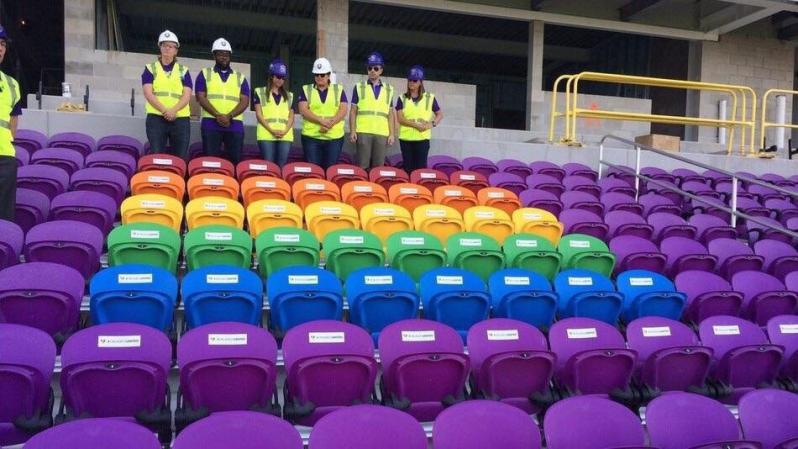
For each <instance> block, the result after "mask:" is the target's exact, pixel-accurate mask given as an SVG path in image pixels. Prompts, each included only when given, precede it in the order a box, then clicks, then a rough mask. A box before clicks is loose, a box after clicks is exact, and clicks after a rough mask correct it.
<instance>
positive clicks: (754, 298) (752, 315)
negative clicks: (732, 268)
mask: <svg viewBox="0 0 798 449" xmlns="http://www.w3.org/2000/svg"><path fill="white" fill-rule="evenodd" d="M731 284H732V287H733V288H734V290H735V291H737V292H740V293H742V294H743V307H742V309H741V310H742V313H741V315H742V316H743V317H744V318H747V319H749V320H751V321H753V322H755V323H757V324H759V325H760V326H765V325H766V324H767V322H768V320H770V319H771V318H773V317H774V316H778V315H789V314H793V313H795V312H796V310H795V309H796V306H798V292H796V291H789V290H787V288H786V287H785V286H784V284H783V283H782V282H781V281H780V280H778V279H776V278H775V277H773V276H771V275H769V274H767V273H763V272H761V271H758V270H757V271H739V272H737V273H736V274H734V275H733V276H732V277H731Z"/></svg>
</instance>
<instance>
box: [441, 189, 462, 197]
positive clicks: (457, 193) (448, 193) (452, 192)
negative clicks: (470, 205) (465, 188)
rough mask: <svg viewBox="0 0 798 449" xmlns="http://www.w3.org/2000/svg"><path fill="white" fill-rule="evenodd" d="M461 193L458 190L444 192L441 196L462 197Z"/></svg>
mask: <svg viewBox="0 0 798 449" xmlns="http://www.w3.org/2000/svg"><path fill="white" fill-rule="evenodd" d="M462 193H463V192H462V191H460V190H444V191H443V196H462Z"/></svg>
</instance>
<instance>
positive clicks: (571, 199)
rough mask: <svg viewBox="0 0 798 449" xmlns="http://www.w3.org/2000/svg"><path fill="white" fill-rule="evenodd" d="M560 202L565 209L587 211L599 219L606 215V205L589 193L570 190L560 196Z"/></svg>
mask: <svg viewBox="0 0 798 449" xmlns="http://www.w3.org/2000/svg"><path fill="white" fill-rule="evenodd" d="M583 179H587V178H583ZM560 201H562V205H563V207H564V208H565V209H579V210H586V211H588V212H592V213H594V214H596V215H598V216H599V217H601V216H603V215H604V205H603V204H601V203H600V202H599V200H598V198H596V197H595V196H593V195H592V194H590V193H587V192H583V191H576V190H569V191H567V192H564V193H563V194H562V195H560Z"/></svg>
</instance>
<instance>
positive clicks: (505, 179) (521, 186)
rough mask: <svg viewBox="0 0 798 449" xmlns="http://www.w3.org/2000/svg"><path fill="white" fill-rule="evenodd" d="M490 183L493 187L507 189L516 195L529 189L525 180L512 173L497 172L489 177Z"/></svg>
mask: <svg viewBox="0 0 798 449" xmlns="http://www.w3.org/2000/svg"><path fill="white" fill-rule="evenodd" d="M488 183H490V185H491V186H493V187H501V188H503V189H507V190H509V191H511V192H513V193H515V194H516V195H520V194H521V192H523V191H524V190H526V189H527V186H526V183H525V182H524V179H523V178H521V177H520V176H518V175H514V174H512V173H504V172H497V173H493V174H491V175H490V176H489V177H488Z"/></svg>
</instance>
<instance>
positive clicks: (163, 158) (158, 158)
mask: <svg viewBox="0 0 798 449" xmlns="http://www.w3.org/2000/svg"><path fill="white" fill-rule="evenodd" d="M137 169H138V171H139V172H143V171H149V170H158V171H168V172H172V173H174V174H176V175H178V176H180V177H181V178H185V177H186V171H187V167H186V161H184V160H183V159H182V158H180V157H178V156H174V155H171V154H166V153H153V154H147V155H144V156H142V157H140V158H139V160H138V164H137Z"/></svg>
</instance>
